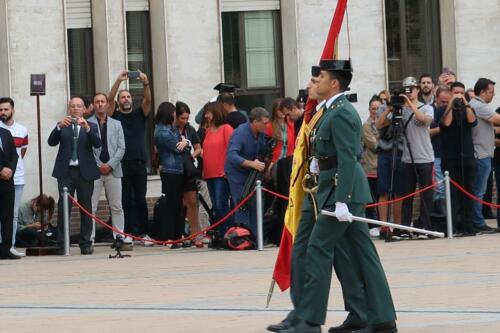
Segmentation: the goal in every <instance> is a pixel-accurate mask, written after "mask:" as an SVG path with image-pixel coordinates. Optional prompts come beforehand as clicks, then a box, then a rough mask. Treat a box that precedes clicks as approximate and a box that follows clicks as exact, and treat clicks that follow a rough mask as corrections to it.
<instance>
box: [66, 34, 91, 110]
mask: <svg viewBox="0 0 500 333" xmlns="http://www.w3.org/2000/svg"><path fill="white" fill-rule="evenodd" d="M67 32H68V65H69V88H70V95H71V96H82V97H84V98H86V99H88V100H89V101H90V100H91V99H92V96H93V95H94V92H95V80H94V55H93V50H94V48H93V45H92V29H91V28H77V29H68V31H67Z"/></svg>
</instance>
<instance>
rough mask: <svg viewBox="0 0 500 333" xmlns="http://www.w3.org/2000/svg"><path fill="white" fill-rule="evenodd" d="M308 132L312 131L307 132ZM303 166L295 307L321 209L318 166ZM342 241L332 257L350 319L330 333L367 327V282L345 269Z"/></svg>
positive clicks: (319, 112)
mask: <svg viewBox="0 0 500 333" xmlns="http://www.w3.org/2000/svg"><path fill="white" fill-rule="evenodd" d="M320 71H321V69H320V67H319V66H313V67H312V69H311V75H312V78H311V81H310V82H309V85H308V88H309V98H310V99H312V100H317V101H318V102H319V103H318V104H317V106H316V110H315V112H314V116H313V117H312V119H311V120H310V121H309V122H308V123H307V124H306V123H304V124H303V126H309V128H310V131H311V134H312V135H310V136H309V140H308V142H309V147H310V149H309V150H308V152H307V156H306V158H305V160H306V161H311V160H312V157H313V156H314V133H315V132H314V129H315V128H317V126H318V125H319V124H320V123H321V120H322V118H323V115H324V112H325V107H324V104H325V102H326V101H325V100H323V101H322V100H321V97H319V96H318V95H317V93H316V84H314V80H315V77H317V76H318V75H319V73H320ZM307 132H309V131H307ZM303 167H306V168H307V174H306V177H305V180H304V182H303V184H302V185H303V188H304V191H305V192H306V193H307V194H306V197H305V198H304V202H303V205H302V208H301V217H300V223H299V227H298V230H297V233H296V235H295V238H294V243H293V251H292V270H291V281H290V297H291V299H292V304H293V305H294V306H295V305H297V304H298V302H299V300H300V297H301V294H302V289H303V286H304V282H305V271H304V266H305V260H306V252H307V246H308V243H309V238H310V236H311V232H312V229H313V226H314V223H315V221H316V219H317V216H318V213H319V211H318V210H319V206H318V204H317V198H316V192H317V188H318V183H317V178H318V173H319V170H318V168H317V164H316V165H313V166H312V167H310V166H309V165H308V164H305V165H304V166H303ZM343 242H344V240H341V241H340V242H339V244H338V246H336V247H335V250H334V252H335V255H334V258H333V267H334V270H335V274H336V275H337V278H338V280H339V281H340V284H341V287H342V295H343V298H344V304H345V310H346V311H348V316H347V318H346V319H345V321H344V322H343V323H342V325H340V326H337V327H332V328H330V330H329V332H330V333H350V332H352V331H353V330H356V329H361V328H364V327H365V326H366V325H367V320H368V319H367V307H366V300H365V290H364V283H363V281H361V279H360V278H359V276H358V274H357V273H356V272H354V271H353V270H346V269H345V267H350V266H351V262H350V259H349V257H350V255H349V253H348V246H347V244H343ZM294 321H296V318H295V311H293V310H292V311H291V312H290V313H289V314H288V315H287V317H286V318H285V319H284V320H283V321H281V322H280V323H278V324H274V325H269V326H268V327H267V330H269V331H271V332H279V331H281V330H285V329H288V328H290V327H291V326H292V324H293V322H294Z"/></svg>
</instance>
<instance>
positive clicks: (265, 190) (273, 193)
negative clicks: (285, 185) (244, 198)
mask: <svg viewBox="0 0 500 333" xmlns="http://www.w3.org/2000/svg"><path fill="white" fill-rule="evenodd" d="M262 191H264V192H267V193H270V194H272V195H274V196H275V197H278V198H280V199H283V200H287V201H288V197H287V196H286V195H283V194H280V193H277V192H273V191H271V190H268V189H267V188H265V187H263V188H262Z"/></svg>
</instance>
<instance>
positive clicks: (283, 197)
mask: <svg viewBox="0 0 500 333" xmlns="http://www.w3.org/2000/svg"><path fill="white" fill-rule="evenodd" d="M442 182H443V181H440V182H435V183H432V184H431V185H429V186H427V187H424V188H422V189H419V190H418V191H415V192H413V193H410V194H407V195H405V196H403V197H400V198H397V199H393V200H389V201H382V202H377V203H373V204H369V205H366V206H365V207H366V208H371V207H377V206H384V205H390V204H393V203H395V202H398V201H403V200H405V199H408V198H411V197H413V196H416V195H417V194H420V193H422V192H425V191H427V190H430V189H431V188H433V187H435V186H436V185H439V184H440V183H442ZM262 190H263V191H264V192H267V193H270V194H272V195H274V196H277V197H278V198H281V199H284V200H288V197H287V196H284V195H283V194H280V193H276V192H273V191H271V190H268V189H267V188H265V187H263V188H262Z"/></svg>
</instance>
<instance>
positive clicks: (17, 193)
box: [12, 184, 48, 247]
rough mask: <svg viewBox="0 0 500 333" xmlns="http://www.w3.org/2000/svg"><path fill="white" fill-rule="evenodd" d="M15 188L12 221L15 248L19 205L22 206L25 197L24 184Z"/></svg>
mask: <svg viewBox="0 0 500 333" xmlns="http://www.w3.org/2000/svg"><path fill="white" fill-rule="evenodd" d="M14 187H15V197H14V218H13V219H12V221H13V225H12V228H13V229H12V247H15V245H16V232H17V218H18V215H19V205H21V199H22V197H23V190H24V184H21V185H14ZM47 222H48V221H47Z"/></svg>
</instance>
